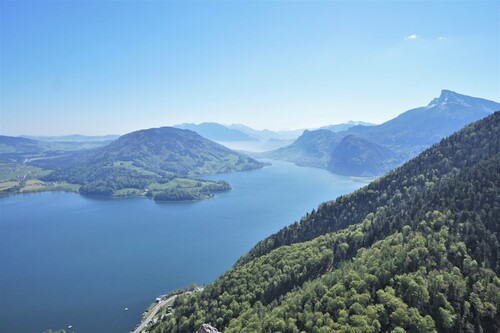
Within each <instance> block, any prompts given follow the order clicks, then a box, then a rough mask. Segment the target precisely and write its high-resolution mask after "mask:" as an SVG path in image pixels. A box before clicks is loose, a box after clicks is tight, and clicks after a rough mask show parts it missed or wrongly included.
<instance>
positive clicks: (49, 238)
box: [0, 162, 363, 333]
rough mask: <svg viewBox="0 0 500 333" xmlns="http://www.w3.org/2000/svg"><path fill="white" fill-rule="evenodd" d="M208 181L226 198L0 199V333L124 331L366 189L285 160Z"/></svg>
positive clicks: (73, 196) (56, 194)
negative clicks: (160, 303)
mask: <svg viewBox="0 0 500 333" xmlns="http://www.w3.org/2000/svg"><path fill="white" fill-rule="evenodd" d="M209 178H212V179H224V180H227V181H228V182H229V183H230V184H231V186H232V187H233V190H232V191H231V192H227V193H223V194H219V195H217V196H216V198H214V199H211V200H206V201H201V202H192V203H162V204H160V203H155V202H154V201H152V200H149V199H146V198H130V199H106V200H105V199H93V198H87V197H83V196H80V195H78V194H72V193H62V192H53V193H39V194H30V195H19V196H12V197H7V198H2V199H0V332H2V333H3V332H5V333H10V332H14V333H17V332H19V333H22V332H42V331H44V330H46V329H48V328H52V329H60V328H66V327H67V326H68V325H72V326H73V330H74V331H75V332H77V333H80V332H93V333H99V332H117V333H119V332H128V331H129V330H130V329H131V328H133V327H134V326H135V324H137V323H138V321H139V320H140V316H141V313H142V311H143V310H144V309H145V308H146V307H147V306H148V305H149V304H150V303H151V302H152V301H153V300H154V298H155V297H156V296H158V295H160V294H163V293H167V292H168V291H170V290H172V289H178V288H184V287H187V286H189V285H190V284H191V283H192V282H196V283H198V284H199V285H201V284H204V283H210V282H211V281H213V280H215V279H216V278H217V276H219V275H220V274H221V273H223V272H224V271H226V270H228V269H229V268H230V267H231V266H232V265H233V264H234V262H235V261H236V260H237V259H238V258H239V257H240V256H241V255H243V254H244V253H245V252H247V251H248V250H249V249H250V248H251V247H252V246H253V245H254V244H255V243H257V242H258V241H259V240H261V239H263V238H264V237H266V236H268V235H270V234H271V233H273V232H276V231H278V230H279V229H281V228H282V227H284V226H286V225H288V224H290V223H293V221H295V220H298V219H300V217H301V216H302V215H304V214H305V213H306V212H309V211H310V210H312V209H313V208H316V207H317V205H318V204H319V203H320V202H322V201H326V200H330V199H334V198H335V197H337V196H339V195H341V194H346V193H349V192H352V191H353V190H355V189H357V188H359V187H361V186H362V185H363V184H361V183H356V182H353V181H351V180H350V179H349V178H346V177H343V176H338V175H334V174H331V173H329V172H327V171H325V170H320V169H314V168H299V167H297V166H295V165H293V164H290V163H284V162H273V165H272V166H270V167H266V168H264V169H260V170H254V171H250V172H240V173H231V174H224V175H217V176H213V177H209ZM125 307H128V308H129V310H128V311H124V308H125Z"/></svg>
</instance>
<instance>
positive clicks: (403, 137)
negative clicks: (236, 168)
mask: <svg viewBox="0 0 500 333" xmlns="http://www.w3.org/2000/svg"><path fill="white" fill-rule="evenodd" d="M496 110H500V104H499V103H496V102H493V101H488V100H485V99H481V98H475V97H469V96H465V95H460V94H457V93H455V92H452V91H449V90H443V91H442V92H441V95H440V96H439V97H438V98H435V99H433V100H432V101H431V102H430V103H429V105H427V106H425V107H420V108H416V109H412V110H409V111H407V112H404V113H402V114H401V115H399V116H398V117H396V118H394V119H391V120H389V121H387V122H385V123H383V124H381V125H373V126H366V125H356V126H352V127H350V128H348V129H347V130H346V131H343V132H338V133H336V136H335V139H332V140H325V139H324V138H325V136H326V134H325V133H324V132H320V131H325V129H323V130H316V131H309V132H308V133H307V136H305V134H306V133H305V132H304V135H303V136H301V137H299V138H298V139H297V140H296V141H295V142H294V143H292V144H291V145H289V146H286V147H283V148H280V149H277V150H275V151H272V152H268V153H265V154H263V155H262V156H263V157H268V158H275V159H282V160H286V161H291V162H294V163H296V164H298V165H305V166H314V167H319V168H328V169H329V170H331V171H333V170H339V171H342V173H343V174H347V175H350V176H354V175H359V172H358V171H356V169H351V167H352V166H353V165H352V164H351V163H350V162H348V160H345V159H343V158H342V157H343V156H347V155H345V153H346V152H345V149H343V148H342V147H341V146H340V147H338V148H337V145H338V144H340V141H341V140H342V138H344V137H346V136H349V135H354V136H356V137H359V138H362V139H364V140H366V141H365V142H364V146H365V148H367V147H368V143H367V142H370V143H371V144H372V145H371V147H379V148H378V149H377V151H376V152H374V155H373V157H374V158H375V159H374V160H369V159H367V158H366V156H365V157H364V156H355V154H356V152H352V153H350V154H349V155H348V158H349V160H350V161H351V162H352V161H355V160H358V161H365V162H367V163H366V164H365V166H366V167H365V171H366V173H368V174H373V175H380V174H381V173H383V172H385V171H388V170H390V169H392V168H395V167H397V166H399V165H401V164H402V163H403V162H404V161H407V160H408V159H410V158H411V157H414V156H416V155H417V154H418V153H420V152H421V151H423V150H424V149H425V148H428V147H429V146H430V145H432V144H434V143H436V142H438V141H439V140H440V139H442V138H444V137H445V136H447V135H450V134H451V133H453V132H454V131H456V130H458V129H460V128H462V127H463V126H465V125H467V124H469V123H471V122H474V121H476V120H479V119H481V118H483V117H485V116H487V115H489V114H491V113H493V112H494V111H496ZM306 137H307V140H306ZM331 137H332V138H333V136H331ZM303 141H307V144H303V143H302V142H303ZM358 144H361V142H360V141H359V140H358ZM380 146H382V147H385V148H387V149H389V150H390V151H391V152H392V153H394V156H389V155H390V154H389V152H388V151H386V153H387V154H389V155H387V156H386V157H384V156H381V155H380V153H381V149H380ZM333 152H340V153H341V156H339V157H337V156H334V155H333ZM357 152H358V153H360V154H366V152H367V151H366V149H359V150H357ZM377 156H378V157H377ZM329 161H334V163H333V164H330V165H329V164H328V163H329ZM368 166H370V167H369V168H368Z"/></svg>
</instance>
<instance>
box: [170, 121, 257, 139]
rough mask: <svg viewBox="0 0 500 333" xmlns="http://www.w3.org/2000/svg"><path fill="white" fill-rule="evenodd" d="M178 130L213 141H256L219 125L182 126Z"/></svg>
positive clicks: (244, 134) (237, 131) (177, 126)
mask: <svg viewBox="0 0 500 333" xmlns="http://www.w3.org/2000/svg"><path fill="white" fill-rule="evenodd" d="M174 127H176V128H182V129H188V130H191V131H193V132H196V133H198V134H199V135H201V136H203V137H205V138H207V139H209V140H212V141H255V140H257V139H256V138H254V137H251V136H250V135H248V134H246V133H244V132H242V131H240V130H237V129H233V128H229V127H226V126H223V125H221V124H218V123H201V124H180V125H175V126H174Z"/></svg>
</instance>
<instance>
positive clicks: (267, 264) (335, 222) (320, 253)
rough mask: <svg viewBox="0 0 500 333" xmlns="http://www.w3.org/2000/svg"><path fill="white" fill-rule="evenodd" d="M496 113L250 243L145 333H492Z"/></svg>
mask: <svg viewBox="0 0 500 333" xmlns="http://www.w3.org/2000/svg"><path fill="white" fill-rule="evenodd" d="M499 175H500V112H496V113H494V114H493V115H491V116H489V117H487V118H485V119H483V120H481V121H478V122H476V123H474V124H472V125H469V126H467V127H465V128H464V129H462V130H461V131H459V132H457V133H455V134H453V135H451V136H450V137H448V138H446V139H443V140H442V141H441V142H440V143H439V144H436V145H434V146H432V147H431V148H429V149H428V150H426V151H425V152H423V153H422V154H420V155H419V156H418V157H416V158H414V159H412V160H410V161H409V162H407V163H406V164H404V165H403V166H401V167H400V168H398V169H396V170H394V171H392V172H390V173H388V174H387V175H385V176H384V177H382V178H380V179H378V180H376V181H375V182H373V183H371V184H370V185H368V186H366V187H364V188H362V189H360V190H358V191H356V192H354V193H352V194H350V195H346V196H342V197H339V198H337V199H336V200H334V201H331V202H326V203H323V204H321V205H320V206H319V207H318V208H317V209H316V210H313V211H312V212H310V213H308V214H306V215H305V216H304V217H303V218H302V219H301V220H300V221H299V222H295V223H293V224H292V225H290V226H289V227H287V228H284V229H282V230H281V231H279V232H278V233H276V234H274V235H271V236H270V237H268V238H267V239H264V240H263V241H261V242H260V243H258V244H257V245H256V246H255V247H254V248H253V249H252V250H251V251H250V252H249V253H248V254H246V255H245V256H243V257H242V258H241V259H240V260H239V261H238V262H237V263H236V264H235V266H234V267H233V268H232V269H230V270H229V271H227V272H226V273H224V274H223V275H222V276H220V277H219V278H218V279H217V280H216V281H215V282H214V283H212V284H210V285H208V286H207V287H206V288H205V289H204V290H203V291H202V292H199V293H195V294H192V295H184V296H181V297H178V298H177V299H176V301H175V303H174V310H173V314H172V315H171V316H169V317H168V318H167V320H166V321H164V322H162V323H160V324H159V325H158V326H156V327H155V328H154V330H153V331H154V332H156V333H159V332H175V333H177V332H189V333H192V332H196V331H197V329H198V328H199V327H200V325H201V324H202V323H211V324H212V325H213V326H215V327H217V329H218V330H219V331H221V332H282V333H285V332H286V333H298V332H309V333H316V332H317V333H327V332H328V333H329V332H398V333H399V332H500V311H499V308H500V278H499V272H500V244H499V231H500V226H499V218H500V200H499V199H500V177H499Z"/></svg>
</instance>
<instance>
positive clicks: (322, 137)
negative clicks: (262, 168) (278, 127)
mask: <svg viewBox="0 0 500 333" xmlns="http://www.w3.org/2000/svg"><path fill="white" fill-rule="evenodd" d="M342 138H343V135H341V134H337V133H334V132H332V131H329V130H326V129H320V130H315V131H308V130H305V131H304V133H302V135H301V136H300V137H299V138H298V139H297V140H295V141H294V142H293V143H292V144H291V145H288V146H286V147H283V148H279V149H277V150H274V151H271V152H268V153H265V154H263V156H265V157H267V158H272V159H278V160H285V161H289V162H294V163H295V164H297V165H301V166H313V167H317V168H326V167H327V165H328V161H329V160H330V152H331V150H332V148H333V147H335V146H336V145H337V144H338V143H339V142H340V141H341V140H342Z"/></svg>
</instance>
